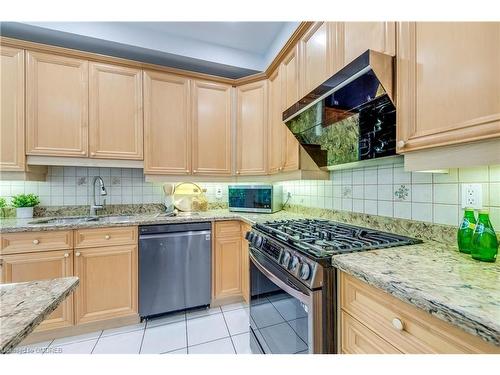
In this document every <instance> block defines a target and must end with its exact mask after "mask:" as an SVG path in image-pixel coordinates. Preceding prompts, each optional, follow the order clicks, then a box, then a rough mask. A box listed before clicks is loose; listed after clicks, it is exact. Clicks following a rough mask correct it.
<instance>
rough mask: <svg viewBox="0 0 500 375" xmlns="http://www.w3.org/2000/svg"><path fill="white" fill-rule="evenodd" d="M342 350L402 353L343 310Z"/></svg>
mask: <svg viewBox="0 0 500 375" xmlns="http://www.w3.org/2000/svg"><path fill="white" fill-rule="evenodd" d="M341 314H342V315H341V319H342V320H341V321H342V323H341V324H342V352H343V353H346V354H401V352H400V351H399V350H397V349H396V348H395V347H393V346H392V345H391V344H389V343H388V342H387V341H385V340H384V339H382V338H381V337H380V336H378V335H376V334H375V333H373V332H372V331H371V330H370V329H369V328H367V327H365V326H364V325H363V324H361V323H360V322H358V321H357V320H356V319H354V318H352V317H351V316H350V315H349V314H347V313H345V312H343V311H342V313H341Z"/></svg>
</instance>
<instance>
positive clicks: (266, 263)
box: [249, 247, 321, 354]
mask: <svg viewBox="0 0 500 375" xmlns="http://www.w3.org/2000/svg"><path fill="white" fill-rule="evenodd" d="M249 253H250V347H251V349H252V352H253V353H266V354H267V353H269V354H302V353H319V352H321V347H320V346H321V344H320V342H321V290H319V291H312V290H310V289H308V288H306V287H305V286H304V285H302V284H301V283H300V282H299V281H297V280H295V279H293V278H292V277H291V276H289V275H288V274H287V272H286V271H284V270H283V269H281V268H279V267H278V266H276V265H275V263H273V261H271V260H270V259H269V258H268V257H267V255H265V254H264V253H262V252H261V251H259V250H257V249H255V248H252V247H250V252H249ZM314 309H316V311H314ZM313 318H314V319H319V321H316V322H315V321H314V319H313ZM315 327H316V329H315ZM315 331H316V335H315Z"/></svg>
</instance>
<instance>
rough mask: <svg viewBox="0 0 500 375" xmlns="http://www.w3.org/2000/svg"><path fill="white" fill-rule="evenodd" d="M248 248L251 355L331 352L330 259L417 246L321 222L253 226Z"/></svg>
mask: <svg viewBox="0 0 500 375" xmlns="http://www.w3.org/2000/svg"><path fill="white" fill-rule="evenodd" d="M246 238H247V240H248V241H249V245H250V246H249V248H250V345H251V348H252V352H253V353H273V354H300V353H336V351H337V349H336V348H337V343H336V310H337V302H336V301H337V296H336V271H335V269H334V268H332V266H331V257H332V256H333V255H337V254H343V253H350V252H354V251H366V250H373V249H380V248H386V247H393V246H402V245H409V244H413V243H418V242H421V241H419V240H416V239H413V238H408V237H404V236H399V235H395V234H392V233H385V232H380V231H376V230H371V229H367V228H361V227H356V226H352V225H347V224H342V223H337V222H332V221H326V220H307V219H304V220H286V221H274V222H266V223H264V224H256V225H254V226H253V227H252V230H251V231H250V232H248V233H247V234H246Z"/></svg>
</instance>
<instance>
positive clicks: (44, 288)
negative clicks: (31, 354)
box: [0, 277, 79, 353]
mask: <svg viewBox="0 0 500 375" xmlns="http://www.w3.org/2000/svg"><path fill="white" fill-rule="evenodd" d="M78 283H79V280H78V277H64V278H59V279H52V280H43V281H31V282H27V283H14V284H3V285H0V332H1V335H0V353H8V352H10V351H12V350H13V349H14V348H15V347H16V346H17V344H19V343H20V342H21V341H22V340H23V339H24V338H25V337H26V336H28V335H29V334H30V333H31V332H32V331H33V330H34V329H35V327H36V326H38V324H40V323H41V322H42V321H43V320H44V319H45V318H46V317H47V316H48V315H49V314H50V313H51V312H52V311H54V310H55V309H56V308H57V306H59V304H60V303H61V302H62V301H64V299H65V298H66V297H67V296H68V295H69V294H70V293H71V292H72V291H73V290H74V289H75V288H76V287H77V285H78Z"/></svg>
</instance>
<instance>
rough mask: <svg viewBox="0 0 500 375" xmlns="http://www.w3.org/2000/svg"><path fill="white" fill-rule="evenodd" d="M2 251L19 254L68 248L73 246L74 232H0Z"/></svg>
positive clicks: (0, 247) (0, 251) (0, 248)
mask: <svg viewBox="0 0 500 375" xmlns="http://www.w3.org/2000/svg"><path fill="white" fill-rule="evenodd" d="M0 238H1V241H0V253H1V254H19V253H31V252H35V251H47V250H66V249H71V248H72V247H73V232H72V231H70V230H64V231H46V232H24V233H3V234H0Z"/></svg>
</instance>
